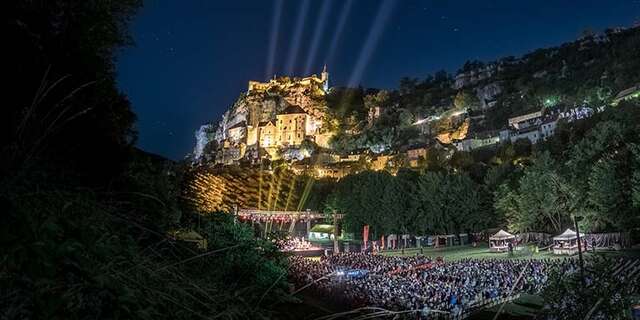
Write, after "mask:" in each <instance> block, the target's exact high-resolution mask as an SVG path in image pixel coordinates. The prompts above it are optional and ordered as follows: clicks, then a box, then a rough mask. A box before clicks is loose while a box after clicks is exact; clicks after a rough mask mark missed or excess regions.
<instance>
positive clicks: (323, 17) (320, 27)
mask: <svg viewBox="0 0 640 320" xmlns="http://www.w3.org/2000/svg"><path fill="white" fill-rule="evenodd" d="M330 8H331V1H329V0H325V1H324V2H323V3H322V7H321V8H320V14H319V15H318V22H317V23H316V29H315V30H314V31H313V37H312V40H311V49H310V50H309V55H308V56H307V63H305V66H304V75H305V76H306V75H308V74H310V73H311V67H312V65H313V62H314V61H315V59H316V54H317V53H318V45H319V44H320V39H321V38H322V35H323V34H324V33H323V31H324V26H325V24H326V22H327V14H328V13H329V9H330Z"/></svg>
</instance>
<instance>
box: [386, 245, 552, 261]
mask: <svg viewBox="0 0 640 320" xmlns="http://www.w3.org/2000/svg"><path fill="white" fill-rule="evenodd" d="M419 253H420V249H418V248H410V249H406V250H405V251H404V254H403V253H402V250H388V251H384V252H383V253H382V254H383V255H392V256H415V255H416V254H419ZM422 254H423V255H425V256H430V257H434V258H435V257H442V258H444V259H445V261H455V260H460V259H467V258H473V259H484V258H496V259H531V258H533V259H554V258H562V256H556V255H553V254H552V253H551V252H549V251H540V252H538V253H535V252H534V251H533V250H532V249H530V248H529V247H521V249H520V250H515V251H514V252H513V253H512V254H509V253H506V252H505V253H497V252H490V251H489V247H488V246H487V245H486V244H484V243H481V244H478V246H477V247H473V246H471V245H466V246H453V247H441V248H422Z"/></svg>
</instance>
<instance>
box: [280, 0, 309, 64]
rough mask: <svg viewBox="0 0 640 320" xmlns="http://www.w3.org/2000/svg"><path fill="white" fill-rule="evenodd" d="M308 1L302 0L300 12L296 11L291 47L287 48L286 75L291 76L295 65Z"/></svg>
mask: <svg viewBox="0 0 640 320" xmlns="http://www.w3.org/2000/svg"><path fill="white" fill-rule="evenodd" d="M309 2H310V1H309V0H302V4H301V5H300V10H298V19H297V20H296V25H295V29H294V34H293V39H292V41H291V46H290V47H289V57H288V59H287V69H286V70H287V74H288V75H292V74H293V67H294V66H295V65H296V58H297V57H298V50H300V38H302V31H304V22H305V20H306V17H307V12H309Z"/></svg>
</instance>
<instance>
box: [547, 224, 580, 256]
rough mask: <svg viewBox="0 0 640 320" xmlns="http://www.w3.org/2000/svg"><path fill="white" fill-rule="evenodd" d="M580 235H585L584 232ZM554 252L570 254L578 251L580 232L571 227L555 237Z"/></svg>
mask: <svg viewBox="0 0 640 320" xmlns="http://www.w3.org/2000/svg"><path fill="white" fill-rule="evenodd" d="M580 237H584V234H582V233H581V234H580ZM583 239H584V238H582V239H580V240H583ZM583 241H584V240H583ZM583 250H584V249H583ZM553 253H554V254H568V255H572V254H576V253H578V234H577V233H576V232H575V231H573V230H571V229H567V230H565V231H564V232H563V233H562V234H560V235H557V236H555V237H553Z"/></svg>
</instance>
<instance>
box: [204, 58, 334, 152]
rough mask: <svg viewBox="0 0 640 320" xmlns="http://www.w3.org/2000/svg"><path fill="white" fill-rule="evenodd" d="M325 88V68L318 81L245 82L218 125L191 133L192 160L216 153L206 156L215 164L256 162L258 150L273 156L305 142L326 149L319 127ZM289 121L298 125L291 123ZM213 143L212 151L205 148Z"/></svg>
mask: <svg viewBox="0 0 640 320" xmlns="http://www.w3.org/2000/svg"><path fill="white" fill-rule="evenodd" d="M327 88H328V73H327V72H326V70H325V71H324V72H323V73H322V77H320V78H319V77H316V76H315V75H314V76H310V77H306V78H289V77H280V78H274V79H271V80H270V81H268V82H257V81H249V85H248V90H247V92H245V93H242V94H241V95H240V97H239V98H238V99H237V100H236V102H235V103H234V104H233V106H231V108H229V110H227V111H226V112H225V113H224V114H223V115H222V119H221V120H220V121H219V123H218V124H217V125H213V124H208V125H205V126H203V127H201V128H200V130H198V131H197V132H196V148H195V149H194V153H193V160H194V162H202V160H203V156H204V155H205V150H206V151H207V152H215V153H217V155H215V156H214V155H211V156H210V158H214V159H216V160H215V162H217V163H224V164H229V163H233V162H235V161H238V160H240V159H247V157H249V158H251V159H247V160H255V159H253V158H255V157H256V156H258V155H259V154H260V151H261V150H263V149H264V150H265V151H266V152H267V153H268V154H269V155H270V157H271V158H278V157H279V155H280V154H281V153H283V152H286V151H287V149H291V148H295V147H297V146H298V145H297V144H298V143H299V141H304V140H310V141H312V142H315V143H317V144H321V145H326V141H325V140H326V139H325V138H324V136H323V132H322V126H323V123H324V121H325V114H326V111H327V103H326V100H325V94H326V91H327V90H328V89H327ZM292 119H297V121H296V122H295V123H291V120H292ZM285 122H287V123H285ZM214 128H215V129H214ZM212 129H213V130H214V133H211V131H212ZM316 136H317V137H318V139H317V141H316ZM292 141H295V142H294V143H293V144H292ZM214 142H215V145H216V147H215V148H207V147H206V146H207V145H210V144H212V143H214ZM248 151H251V152H248Z"/></svg>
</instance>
